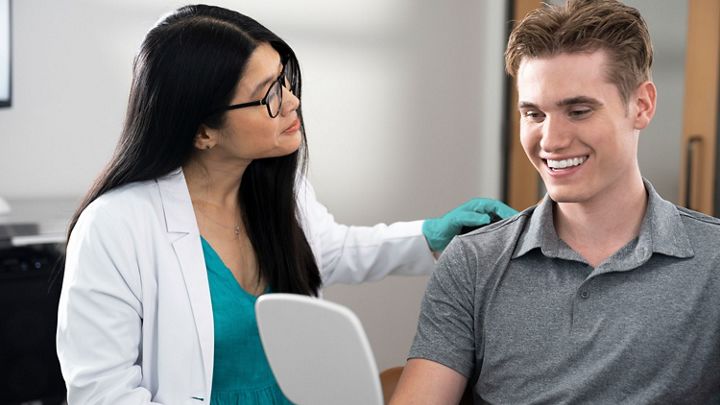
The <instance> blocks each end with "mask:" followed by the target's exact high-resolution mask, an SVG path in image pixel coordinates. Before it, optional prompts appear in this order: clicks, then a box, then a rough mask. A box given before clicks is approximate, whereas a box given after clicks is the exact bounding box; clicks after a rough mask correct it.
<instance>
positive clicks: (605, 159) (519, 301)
mask: <svg viewBox="0 0 720 405" xmlns="http://www.w3.org/2000/svg"><path fill="white" fill-rule="evenodd" d="M505 55H506V66H507V70H508V72H509V73H510V74H511V75H512V76H513V77H515V79H516V80H517V87H518V92H519V105H518V109H519V112H520V115H521V128H520V137H521V141H522V145H523V148H524V149H525V152H526V154H527V156H528V158H529V159H530V161H531V162H532V164H533V165H534V166H535V168H536V169H537V171H538V172H539V173H540V175H541V177H542V179H543V181H544V183H545V186H546V188H547V195H546V197H545V198H544V199H543V201H542V202H541V203H540V204H539V205H538V206H536V207H533V208H530V209H528V210H526V211H524V212H522V213H521V214H519V215H517V216H515V217H513V218H511V219H509V220H505V221H503V222H500V223H497V224H494V225H491V226H488V227H486V228H482V229H480V230H478V231H476V232H473V233H470V234H467V235H465V236H461V237H459V238H456V239H455V240H454V241H453V242H452V243H451V244H450V246H449V247H448V249H447V250H446V251H445V253H444V255H443V256H442V258H441V259H440V264H439V268H438V269H437V270H436V272H435V273H434V274H433V276H432V278H431V281H430V283H429V285H428V289H427V291H426V293H425V298H424V300H423V304H422V309H421V314H420V321H419V325H418V332H417V335H416V338H415V342H414V343H413V346H412V349H411V351H410V355H409V358H410V359H409V360H408V363H407V366H406V367H405V370H404V373H403V376H402V378H401V380H400V382H399V385H398V388H397V390H396V392H395V396H394V398H393V401H392V402H391V403H392V404H407V403H412V404H443V405H444V404H453V403H457V402H458V400H459V399H460V397H461V395H462V393H463V389H464V388H465V385H466V384H468V383H469V384H471V385H473V386H472V390H473V392H474V397H475V402H476V403H492V404H496V403H523V404H526V403H534V404H535V403H537V404H541V403H542V404H576V403H592V404H598V403H611V404H618V403H628V404H660V403H662V404H686V403H687V404H691V403H692V404H699V403H718V402H720V221H719V220H717V219H715V218H712V217H709V216H706V215H703V214H700V213H697V212H693V211H690V210H687V209H684V208H681V207H676V206H675V205H673V204H671V203H670V202H668V201H665V200H663V199H662V198H661V197H660V196H659V195H658V194H657V193H656V192H655V190H654V189H653V187H652V185H651V184H650V183H649V182H648V181H647V180H644V179H643V178H642V176H641V174H640V170H639V167H638V161H637V149H638V137H639V135H640V131H641V130H642V129H643V128H645V127H646V126H647V125H648V124H649V123H650V120H651V119H652V117H653V114H654V112H655V98H656V89H655V85H654V84H653V83H652V81H651V72H650V68H651V65H652V46H651V43H650V38H649V34H648V31H647V27H646V25H645V22H644V21H643V20H642V18H641V16H640V14H639V13H638V11H637V10H635V9H634V8H631V7H627V6H625V5H623V4H622V3H619V2H617V1H613V0H578V1H573V0H570V1H568V2H567V4H565V5H564V6H556V7H553V6H548V7H544V8H542V9H539V10H536V11H534V12H533V13H531V14H530V15H528V16H527V17H526V18H525V19H524V20H523V21H522V22H521V23H520V24H519V25H518V26H517V27H516V28H515V29H514V31H513V33H512V34H511V36H510V40H509V43H508V47H507V50H506V54H505Z"/></svg>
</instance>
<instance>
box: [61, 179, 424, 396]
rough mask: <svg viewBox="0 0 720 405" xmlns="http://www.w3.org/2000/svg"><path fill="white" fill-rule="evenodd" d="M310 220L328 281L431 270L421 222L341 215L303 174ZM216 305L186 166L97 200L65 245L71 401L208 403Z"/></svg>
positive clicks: (301, 199) (64, 319)
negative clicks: (372, 222)
mask: <svg viewBox="0 0 720 405" xmlns="http://www.w3.org/2000/svg"><path fill="white" fill-rule="evenodd" d="M298 190H299V193H298V206H299V210H300V213H301V222H302V226H303V229H304V231H305V234H306V236H307V238H308V241H309V243H310V245H311V247H312V250H313V253H314V254H315V257H316V259H317V263H318V267H319V269H320V273H321V276H322V280H323V285H329V284H333V283H359V282H363V281H368V280H377V279H380V278H382V277H384V276H385V275H387V274H390V273H393V274H407V275H410V274H428V273H430V272H431V271H432V269H433V264H434V261H433V258H432V254H431V252H430V250H429V248H428V247H427V244H426V242H425V239H424V237H423V236H422V233H421V222H420V221H415V222H407V223H396V224H392V225H389V226H386V225H382V224H381V225H376V226H374V227H348V226H345V225H340V224H337V223H335V221H334V219H333V217H332V215H330V214H329V213H328V212H327V210H326V209H325V207H323V206H322V205H321V204H320V203H318V202H317V201H316V199H315V194H314V191H313V190H312V188H311V187H310V185H309V184H307V182H305V181H304V180H303V181H301V182H300V185H299V187H298ZM213 342H214V335H213V314H212V307H211V302H210V291H209V287H208V279H207V273H206V268H205V262H204V258H203V253H202V247H201V244H200V234H199V231H198V227H197V222H196V220H195V214H194V212H193V208H192V204H191V201H190V194H189V193H188V189H187V185H186V183H185V177H184V175H183V173H182V171H181V170H178V171H176V172H174V173H172V174H170V175H168V176H165V177H163V178H161V179H158V180H153V181H147V182H142V183H135V184H130V185H126V186H124V187H121V188H119V189H117V190H113V191H111V192H109V193H107V194H105V195H103V196H101V197H100V198H98V199H97V200H96V201H94V202H93V203H91V204H90V205H89V206H88V207H87V208H86V209H85V211H84V212H83V213H82V215H81V216H80V219H79V221H78V222H77V225H76V226H75V228H74V230H73V232H72V236H71V237H70V240H69V242H68V246H67V259H66V264H65V276H64V281H63V286H62V294H61V297H60V305H59V310H58V332H57V350H58V357H59V359H60V365H61V368H62V373H63V376H64V377H65V381H66V384H67V388H68V402H69V405H81V404H82V405H85V404H107V405H129V404H168V405H182V404H192V405H200V404H208V403H209V401H210V390H211V386H212V370H213Z"/></svg>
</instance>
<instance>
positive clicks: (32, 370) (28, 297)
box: [0, 198, 77, 405]
mask: <svg viewBox="0 0 720 405" xmlns="http://www.w3.org/2000/svg"><path fill="white" fill-rule="evenodd" d="M9 204H10V205H11V206H12V210H11V211H10V212H8V213H6V214H4V215H0V404H9V405H18V404H23V403H32V404H42V405H58V404H61V403H63V402H64V399H65V383H64V382H63V379H62V375H61V374H60V366H59V363H58V360H57V355H56V352H55V328H56V325H57V303H58V299H59V294H60V292H59V287H60V281H61V280H57V281H58V282H57V283H55V284H54V285H53V287H52V288H51V286H50V277H51V275H52V274H53V270H54V269H55V268H56V266H59V265H61V263H60V252H61V251H62V243H63V242H64V240H65V228H66V227H67V223H68V220H69V219H70V217H71V215H72V213H73V210H74V208H75V206H76V204H77V199H74V198H52V199H14V200H11V201H9Z"/></svg>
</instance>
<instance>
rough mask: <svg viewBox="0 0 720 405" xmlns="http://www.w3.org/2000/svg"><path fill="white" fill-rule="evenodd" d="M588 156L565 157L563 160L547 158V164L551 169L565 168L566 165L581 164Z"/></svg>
mask: <svg viewBox="0 0 720 405" xmlns="http://www.w3.org/2000/svg"><path fill="white" fill-rule="evenodd" d="M585 159H587V157H585V156H583V157H576V158H571V159H563V160H552V159H548V160H547V165H548V167H550V168H551V169H564V168H566V167H572V166H579V165H581V164H582V163H583V162H584V161H585Z"/></svg>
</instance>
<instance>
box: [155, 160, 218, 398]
mask: <svg viewBox="0 0 720 405" xmlns="http://www.w3.org/2000/svg"><path fill="white" fill-rule="evenodd" d="M156 181H157V184H158V189H159V191H160V199H161V201H162V209H163V213H164V215H165V223H166V227H167V232H168V239H169V241H170V242H171V243H172V246H173V249H174V250H175V254H176V255H177V258H178V261H179V262H180V268H181V269H182V274H183V279H184V281H185V288H186V289H187V292H188V297H189V298H190V305H191V306H192V312H193V317H194V318H195V326H196V327H197V333H198V338H199V341H200V349H201V352H202V353H201V354H202V360H203V366H204V369H205V387H206V392H209V387H211V386H212V370H213V356H214V350H215V345H214V340H215V334H214V325H213V314H212V302H211V300H210V286H209V284H208V277H207V270H206V267H205V258H204V255H203V252H202V244H201V242H200V230H199V229H198V226H197V220H196V218H195V211H194V210H193V206H192V201H191V199H190V192H189V190H188V187H187V183H186V182H185V175H184V174H183V171H182V169H177V170H176V171H174V172H172V173H170V174H168V175H166V176H163V177H161V178H159V179H157V180H156Z"/></svg>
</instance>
